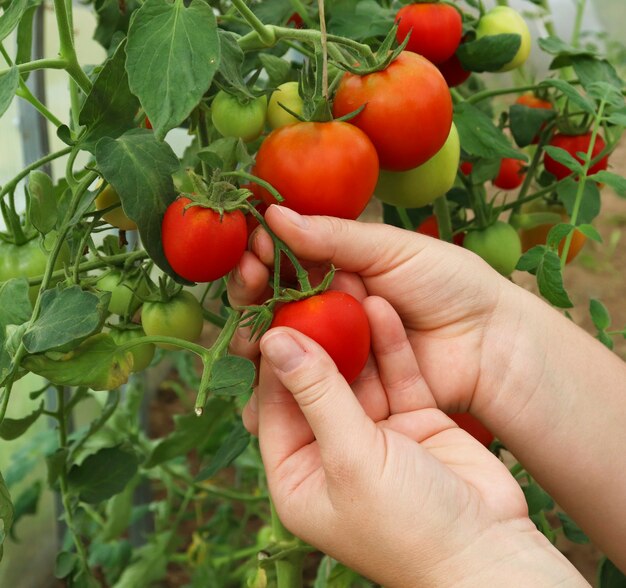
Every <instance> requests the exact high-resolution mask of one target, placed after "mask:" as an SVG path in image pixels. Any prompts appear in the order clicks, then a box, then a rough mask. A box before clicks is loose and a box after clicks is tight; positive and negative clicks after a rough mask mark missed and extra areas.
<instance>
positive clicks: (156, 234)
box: [96, 119, 180, 280]
mask: <svg viewBox="0 0 626 588" xmlns="http://www.w3.org/2000/svg"><path fill="white" fill-rule="evenodd" d="M150 120H152V119H150ZM96 163H97V164H98V168H99V169H100V171H101V172H102V175H103V176H104V179H105V180H106V181H107V182H108V183H109V184H111V186H113V188H114V190H115V191H116V192H117V194H118V195H119V197H120V200H121V202H122V207H123V209H124V212H125V213H126V215H127V216H128V217H129V218H130V219H131V220H133V221H134V222H135V223H136V224H137V227H138V229H139V234H140V235H141V240H142V242H143V245H144V247H145V249H146V251H147V252H148V254H149V255H150V257H151V258H152V260H153V261H154V262H155V263H156V264H157V265H158V266H159V267H160V268H161V269H162V270H163V271H164V272H166V273H167V274H169V275H170V276H172V277H174V278H177V279H179V280H180V278H178V276H176V274H175V273H174V270H172V268H171V266H170V265H169V263H168V262H167V259H166V258H165V254H164V253H163V246H162V244H161V222H162V220H163V214H164V213H165V209H166V208H167V206H168V205H169V204H171V203H172V202H173V201H174V200H175V198H176V192H175V190H174V182H173V181H172V174H173V173H174V172H175V171H177V170H178V167H179V163H178V158H177V157H176V155H175V154H174V152H173V151H172V149H171V147H170V146H169V145H167V144H166V143H161V142H159V141H157V140H156V139H155V137H154V134H153V133H152V132H150V131H148V130H145V129H133V130H132V131H127V132H126V133H124V134H123V135H122V136H121V137H119V138H118V139H110V138H104V139H101V140H100V141H98V144H97V145H96Z"/></svg>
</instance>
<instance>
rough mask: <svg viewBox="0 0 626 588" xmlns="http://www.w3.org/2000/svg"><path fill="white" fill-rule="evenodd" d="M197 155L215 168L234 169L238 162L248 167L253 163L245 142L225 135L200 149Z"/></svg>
mask: <svg viewBox="0 0 626 588" xmlns="http://www.w3.org/2000/svg"><path fill="white" fill-rule="evenodd" d="M197 156H198V158H199V159H201V160H202V161H204V162H206V163H208V164H209V165H210V166H211V167H212V168H213V169H221V170H234V169H235V168H236V167H237V164H238V163H241V165H242V166H243V167H247V166H248V165H250V164H251V163H252V161H253V160H252V158H251V157H250V154H249V153H248V150H247V148H246V145H245V143H244V142H243V141H242V140H241V139H239V138H236V137H223V138H221V139H217V140H215V141H213V142H212V143H211V144H210V145H209V146H208V147H204V148H203V149H200V150H198V153H197Z"/></svg>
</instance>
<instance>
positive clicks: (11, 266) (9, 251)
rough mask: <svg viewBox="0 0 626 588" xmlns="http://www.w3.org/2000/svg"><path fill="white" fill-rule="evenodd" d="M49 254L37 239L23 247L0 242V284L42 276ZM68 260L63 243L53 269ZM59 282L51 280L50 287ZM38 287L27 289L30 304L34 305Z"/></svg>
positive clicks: (67, 250)
mask: <svg viewBox="0 0 626 588" xmlns="http://www.w3.org/2000/svg"><path fill="white" fill-rule="evenodd" d="M48 256H49V254H48V253H47V252H46V251H44V249H43V248H42V246H41V243H40V240H39V239H38V238H34V239H31V240H30V241H27V242H26V243H24V244H23V245H15V244H14V243H8V242H5V241H0V282H4V281H6V280H11V279H13V278H35V277H37V276H41V275H43V273H44V271H45V269H46V264H47V263H48ZM69 259H70V248H69V247H68V246H67V243H64V244H63V246H62V247H61V250H60V251H59V255H58V256H57V259H56V262H55V264H54V269H55V270H57V269H61V268H62V267H63V264H64V263H67V262H68V261H69ZM58 281H59V280H53V281H52V282H51V284H50V285H51V286H52V285H54V284H55V283H56V282H58ZM38 293H39V286H31V287H30V288H29V289H28V297H29V298H30V302H31V304H35V300H37V294H38Z"/></svg>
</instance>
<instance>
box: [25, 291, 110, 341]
mask: <svg viewBox="0 0 626 588" xmlns="http://www.w3.org/2000/svg"><path fill="white" fill-rule="evenodd" d="M104 294H106V293H102V294H95V293H93V292H87V291H85V290H83V289H82V288H81V287H80V286H71V287H70V288H66V289H64V290H60V289H59V288H55V289H51V290H46V291H45V292H44V293H43V294H42V295H41V312H40V314H39V317H38V318H37V320H36V321H35V322H34V323H33V324H32V325H31V326H30V327H29V328H28V330H27V331H26V334H25V335H24V339H23V343H24V346H25V347H26V350H27V351H28V352H29V353H42V352H43V351H48V350H49V349H54V348H57V347H61V346H63V345H67V344H70V343H73V342H75V341H79V340H81V339H84V338H85V337H88V336H89V335H92V334H93V333H95V332H97V331H99V330H100V329H101V328H102V325H103V324H104V321H105V320H106V317H107V316H108V311H107V306H108V302H109V298H110V295H104Z"/></svg>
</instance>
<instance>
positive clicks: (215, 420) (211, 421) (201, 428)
mask: <svg viewBox="0 0 626 588" xmlns="http://www.w3.org/2000/svg"><path fill="white" fill-rule="evenodd" d="M229 410H232V409H231V405H230V404H229V403H227V402H223V401H221V400H217V399H214V398H213V399H210V400H209V402H208V403H207V406H206V407H205V409H204V413H203V414H202V416H200V417H198V416H196V415H194V414H187V415H179V416H175V417H174V423H175V427H176V428H175V431H174V433H172V434H171V435H169V436H168V437H167V438H166V439H164V440H163V441H160V442H159V443H157V445H156V446H155V447H154V449H153V450H152V453H151V454H150V456H149V457H148V460H147V462H146V463H145V464H144V467H146V468H152V467H154V466H157V465H159V464H161V463H163V462H166V461H169V460H170V459H174V458H176V457H180V456H181V455H186V454H187V453H189V452H190V451H191V450H192V449H194V448H197V447H198V446H200V445H202V444H203V442H206V440H207V439H209V438H210V437H211V435H212V434H213V432H214V431H215V429H216V427H217V426H218V425H219V424H220V423H221V418H222V416H223V415H224V414H225V413H226V412H227V411H229Z"/></svg>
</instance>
